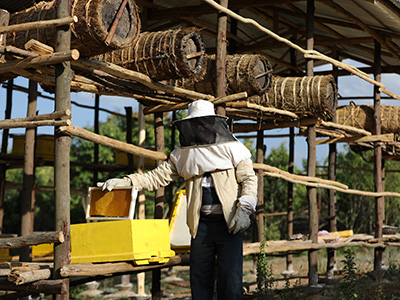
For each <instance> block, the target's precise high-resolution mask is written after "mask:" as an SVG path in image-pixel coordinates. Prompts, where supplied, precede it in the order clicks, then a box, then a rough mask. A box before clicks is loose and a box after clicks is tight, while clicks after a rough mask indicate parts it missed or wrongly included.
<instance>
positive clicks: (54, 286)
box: [0, 280, 68, 295]
mask: <svg viewBox="0 0 400 300" xmlns="http://www.w3.org/2000/svg"><path fill="white" fill-rule="evenodd" d="M0 290H4V291H23V292H27V293H30V294H39V293H43V294H62V295H64V294H66V293H67V291H68V290H67V286H66V284H65V282H64V281H63V280H39V281H37V282H33V283H27V284H23V285H15V284H14V283H11V282H7V281H0Z"/></svg>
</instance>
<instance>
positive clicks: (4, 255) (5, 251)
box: [0, 233, 17, 262]
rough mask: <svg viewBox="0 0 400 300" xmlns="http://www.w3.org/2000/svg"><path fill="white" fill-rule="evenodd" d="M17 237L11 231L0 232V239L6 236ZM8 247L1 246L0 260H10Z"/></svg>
mask: <svg viewBox="0 0 400 300" xmlns="http://www.w3.org/2000/svg"><path fill="white" fill-rule="evenodd" d="M15 237H17V235H16V234H13V233H4V234H0V239H7V238H15ZM11 258H12V257H11V255H10V249H8V248H3V249H0V262H4V261H10V260H11Z"/></svg>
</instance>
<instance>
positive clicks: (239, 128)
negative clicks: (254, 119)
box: [233, 118, 319, 133]
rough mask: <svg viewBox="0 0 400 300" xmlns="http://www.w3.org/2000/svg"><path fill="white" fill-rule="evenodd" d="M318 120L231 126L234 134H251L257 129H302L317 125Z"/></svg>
mask: <svg viewBox="0 0 400 300" xmlns="http://www.w3.org/2000/svg"><path fill="white" fill-rule="evenodd" d="M318 122H319V120H318V119H316V118H305V119H300V120H297V121H285V122H276V123H275V122H274V123H263V124H257V123H235V124H234V126H233V132H234V133H239V132H240V133H243V132H253V131H257V130H259V129H275V128H287V127H302V126H307V125H310V124H315V123H318Z"/></svg>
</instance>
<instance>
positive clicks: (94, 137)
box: [58, 125, 167, 160]
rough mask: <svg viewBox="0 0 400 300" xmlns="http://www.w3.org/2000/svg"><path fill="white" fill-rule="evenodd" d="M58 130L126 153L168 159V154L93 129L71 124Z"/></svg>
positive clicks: (154, 158)
mask: <svg viewBox="0 0 400 300" xmlns="http://www.w3.org/2000/svg"><path fill="white" fill-rule="evenodd" d="M58 131H59V132H61V133H65V134H70V135H73V136H76V137H80V138H82V139H85V140H88V141H91V142H93V143H98V144H100V145H103V146H106V147H109V148H112V149H117V150H121V151H124V152H126V153H131V154H133V155H138V156H142V157H144V158H150V159H153V160H166V159H167V155H166V154H165V153H163V152H159V151H152V150H148V149H144V148H140V147H137V146H135V145H130V144H127V143H124V142H121V141H118V140H114V139H111V138H109V137H106V136H102V135H99V134H95V133H93V132H91V131H88V130H85V129H83V128H80V127H77V126H74V125H69V126H62V127H59V128H58Z"/></svg>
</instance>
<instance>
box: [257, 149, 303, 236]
mask: <svg viewBox="0 0 400 300" xmlns="http://www.w3.org/2000/svg"><path fill="white" fill-rule="evenodd" d="M264 163H265V164H267V165H271V166H274V167H277V168H279V169H281V170H284V171H288V165H289V154H288V152H287V149H286V146H285V143H282V144H281V145H280V146H279V147H277V148H272V149H271V153H270V154H269V155H268V157H267V158H266V159H265V160H264ZM294 172H295V173H297V174H298V173H299V171H298V170H297V169H296V167H295V168H294ZM294 190H295V195H294V201H293V210H295V211H296V210H304V209H305V208H306V207H307V198H306V197H305V195H306V189H305V187H304V186H301V185H295V186H294ZM287 199H288V182H287V181H285V180H282V179H280V178H274V177H268V176H264V207H265V211H266V212H267V213H272V212H285V211H286V210H287V203H288V200H287ZM266 228H267V232H266V238H267V239H274V240H277V239H286V238H287V236H286V232H287V230H286V218H282V216H276V217H266Z"/></svg>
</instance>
